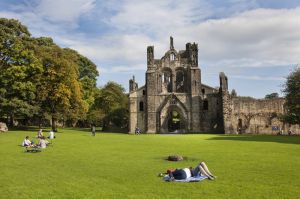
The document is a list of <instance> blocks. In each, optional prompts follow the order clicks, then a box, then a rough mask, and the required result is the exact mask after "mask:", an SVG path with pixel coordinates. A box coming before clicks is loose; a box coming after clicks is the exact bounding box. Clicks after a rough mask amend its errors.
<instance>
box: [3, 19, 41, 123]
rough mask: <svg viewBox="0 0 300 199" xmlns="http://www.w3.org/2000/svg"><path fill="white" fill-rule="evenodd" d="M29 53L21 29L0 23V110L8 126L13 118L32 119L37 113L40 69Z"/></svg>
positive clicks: (18, 25)
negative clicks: (5, 117) (8, 121)
mask: <svg viewBox="0 0 300 199" xmlns="http://www.w3.org/2000/svg"><path fill="white" fill-rule="evenodd" d="M32 49H33V47H32V40H31V38H30V33H29V32H28V30H27V28H26V27H25V26H23V25H22V24H21V23H20V22H18V21H17V20H13V19H11V20H8V19H3V18H1V19H0V71H1V73H0V91H1V92H0V110H1V112H2V115H6V116H9V117H10V125H11V126H13V124H14V118H15V117H22V118H27V117H32V116H33V115H34V114H36V113H37V112H38V110H39V106H38V105H37V104H36V85H37V82H39V80H40V76H41V73H42V71H43V68H42V65H41V63H40V62H39V60H38V58H37V57H36V56H35V54H34V51H33V50H32Z"/></svg>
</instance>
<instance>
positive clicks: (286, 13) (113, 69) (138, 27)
mask: <svg viewBox="0 0 300 199" xmlns="http://www.w3.org/2000/svg"><path fill="white" fill-rule="evenodd" d="M0 17H5V18H15V19H19V20H20V21H21V22H22V23H23V24H24V25H26V26H27V27H28V28H29V30H30V32H31V33H32V35H33V36H35V37H40V36H49V37H52V38H53V39H54V41H55V42H56V43H57V44H59V45H60V46H62V47H70V48H73V49H75V50H77V51H79V52H80V53H81V54H83V55H85V56H87V57H88V58H90V59H91V60H92V61H93V62H94V63H96V65H97V66H98V70H99V72H100V76H99V78H98V85H99V86H102V85H104V84H105V83H106V82H107V81H109V80H112V81H115V82H118V83H120V84H122V85H123V86H124V87H125V88H126V89H128V80H129V79H130V78H131V77H132V75H135V77H136V80H137V81H138V83H139V86H142V85H144V83H145V71H146V47H147V46H149V45H154V46H155V47H154V48H155V49H154V54H155V58H157V59H158V58H161V57H162V56H163V55H164V53H165V52H166V51H167V50H168V46H169V37H170V36H171V35H172V36H173V37H174V46H175V48H176V49H177V50H181V49H184V48H185V43H187V42H196V43H198V45H199V66H200V68H201V72H202V83H204V84H207V85H210V86H212V87H217V86H218V85H219V82H218V79H219V78H218V75H219V72H224V73H225V74H226V75H227V76H228V79H229V89H230V90H231V89H235V90H236V91H237V93H238V95H243V96H253V97H257V98H263V97H264V96H265V95H266V94H269V93H272V92H278V93H281V90H282V85H283V84H284V81H285V78H286V76H287V75H288V74H289V73H290V72H291V70H292V69H293V68H294V67H296V66H297V65H299V64H300V23H299V22H300V1H299V0H285V1H282V0H223V1H221V0H220V1H219V0H210V1H209V0H187V1H182V0H153V1H150V0H149V1H140V0H106V1H104V0H103V1H102V0H0Z"/></svg>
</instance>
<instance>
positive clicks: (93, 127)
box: [92, 124, 96, 136]
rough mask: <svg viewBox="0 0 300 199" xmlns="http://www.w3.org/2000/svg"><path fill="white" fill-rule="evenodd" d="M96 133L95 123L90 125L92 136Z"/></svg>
mask: <svg viewBox="0 0 300 199" xmlns="http://www.w3.org/2000/svg"><path fill="white" fill-rule="evenodd" d="M95 135H96V126H95V124H93V125H92V136H95Z"/></svg>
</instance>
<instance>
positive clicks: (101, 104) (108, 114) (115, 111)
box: [91, 82, 128, 130]
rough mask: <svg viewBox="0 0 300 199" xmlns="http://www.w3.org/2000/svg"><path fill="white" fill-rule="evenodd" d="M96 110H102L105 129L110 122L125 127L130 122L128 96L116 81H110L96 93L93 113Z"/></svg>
mask: <svg viewBox="0 0 300 199" xmlns="http://www.w3.org/2000/svg"><path fill="white" fill-rule="evenodd" d="M96 110H98V111H100V110H101V113H102V114H101V116H102V121H101V123H102V125H103V129H104V130H105V129H106V128H107V127H108V126H109V125H110V124H113V125H115V126H117V127H120V128H124V127H125V126H126V125H127V123H128V96H127V95H126V94H125V89H124V88H123V87H122V86H121V85H119V84H117V83H115V82H108V83H107V84H106V85H105V86H104V87H103V88H100V89H99V90H98V91H97V93H96V95H95V103H94V105H93V107H92V109H91V113H92V112H93V111H96Z"/></svg>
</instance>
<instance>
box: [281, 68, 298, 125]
mask: <svg viewBox="0 0 300 199" xmlns="http://www.w3.org/2000/svg"><path fill="white" fill-rule="evenodd" d="M283 92H284V93H285V98H286V108H287V113H286V114H285V115H284V120H285V121H286V122H288V123H290V124H300V68H299V67H298V68H295V69H294V70H293V71H292V72H291V73H290V74H289V76H288V77H287V80H286V82H285V85H284V90H283Z"/></svg>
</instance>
